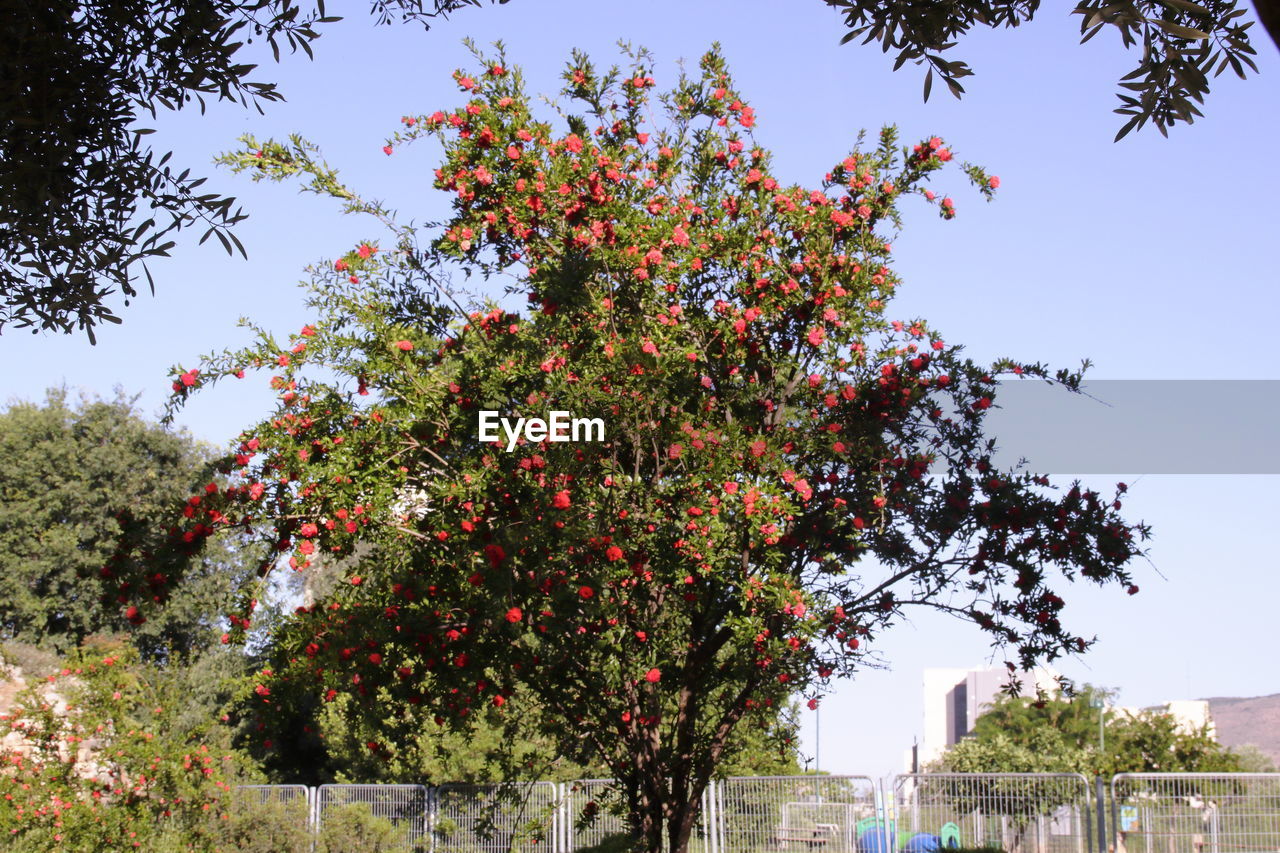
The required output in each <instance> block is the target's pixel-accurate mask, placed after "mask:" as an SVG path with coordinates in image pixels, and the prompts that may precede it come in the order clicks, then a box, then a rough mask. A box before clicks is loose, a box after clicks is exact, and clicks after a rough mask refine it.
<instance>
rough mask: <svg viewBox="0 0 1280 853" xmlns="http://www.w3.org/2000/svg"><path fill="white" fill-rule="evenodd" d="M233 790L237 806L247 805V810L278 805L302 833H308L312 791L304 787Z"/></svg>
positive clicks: (311, 816) (312, 809) (249, 786)
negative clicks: (293, 820)
mask: <svg viewBox="0 0 1280 853" xmlns="http://www.w3.org/2000/svg"><path fill="white" fill-rule="evenodd" d="M234 790H235V797H236V803H237V805H240V804H247V806H248V807H249V808H253V807H254V806H269V805H279V806H281V807H283V808H284V809H286V810H287V811H288V812H289V814H290V817H292V818H293V819H295V820H296V821H297V824H298V825H299V826H300V827H302V831H303V832H309V831H310V830H311V828H312V826H313V825H314V819H315V814H314V808H315V806H314V802H313V799H312V794H313V789H311V788H308V787H307V786H306V785H237V786H236V787H235V789H234ZM295 812H296V814H295Z"/></svg>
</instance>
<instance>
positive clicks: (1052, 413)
mask: <svg viewBox="0 0 1280 853" xmlns="http://www.w3.org/2000/svg"><path fill="white" fill-rule="evenodd" d="M1081 387H1082V389H1083V390H1084V392H1085V394H1087V395H1088V396H1085V394H1074V393H1072V392H1070V391H1067V390H1066V389H1064V388H1062V387H1060V386H1058V385H1050V384H1048V383H1046V382H1043V381H1041V380H1036V379H1024V380H1016V381H1004V382H1001V383H1000V385H999V388H998V389H997V392H996V396H995V404H996V406H995V407H993V408H992V409H991V410H990V411H989V412H988V413H987V418H986V427H987V434H988V435H989V436H994V437H995V438H996V440H997V446H998V448H999V450H998V452H997V454H996V456H995V458H994V459H993V461H994V462H995V463H996V464H997V466H998V467H1000V468H1008V467H1010V466H1012V465H1013V464H1014V463H1016V462H1017V461H1018V460H1019V458H1022V457H1025V458H1026V459H1027V461H1028V463H1029V464H1028V467H1029V468H1030V469H1031V470H1032V471H1035V472H1037V473H1044V474H1081V475H1084V474H1280V380H1275V379H1259V380H1253V379H1099V380H1094V381H1092V382H1087V383H1084V384H1083V385H1082V386H1081Z"/></svg>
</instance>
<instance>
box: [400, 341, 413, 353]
mask: <svg viewBox="0 0 1280 853" xmlns="http://www.w3.org/2000/svg"><path fill="white" fill-rule="evenodd" d="M396 349H398V350H400V351H401V352H408V351H409V350H411V349H413V344H412V343H411V342H409V341H396Z"/></svg>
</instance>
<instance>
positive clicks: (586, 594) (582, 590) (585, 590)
mask: <svg viewBox="0 0 1280 853" xmlns="http://www.w3.org/2000/svg"><path fill="white" fill-rule="evenodd" d="M595 594H596V591H595V590H594V589H592V588H591V587H589V586H580V587H578V595H580V596H582V597H583V598H591V597H592V596H594V595H595Z"/></svg>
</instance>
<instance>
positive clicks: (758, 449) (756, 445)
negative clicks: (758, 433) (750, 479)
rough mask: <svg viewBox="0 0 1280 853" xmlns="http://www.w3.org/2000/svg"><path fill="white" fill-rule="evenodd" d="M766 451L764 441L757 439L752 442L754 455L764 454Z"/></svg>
mask: <svg viewBox="0 0 1280 853" xmlns="http://www.w3.org/2000/svg"><path fill="white" fill-rule="evenodd" d="M764 451H765V443H764V442H763V441H761V440H759V439H757V440H756V441H753V442H751V455H752V456H756V457H760V456H764Z"/></svg>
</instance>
